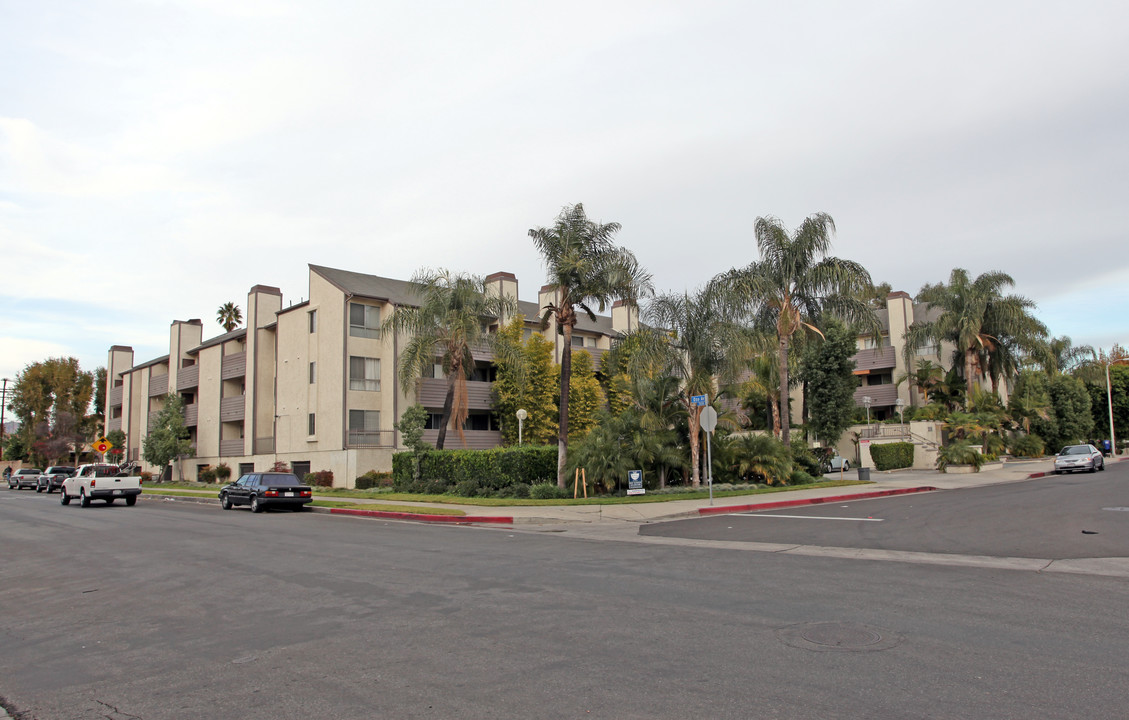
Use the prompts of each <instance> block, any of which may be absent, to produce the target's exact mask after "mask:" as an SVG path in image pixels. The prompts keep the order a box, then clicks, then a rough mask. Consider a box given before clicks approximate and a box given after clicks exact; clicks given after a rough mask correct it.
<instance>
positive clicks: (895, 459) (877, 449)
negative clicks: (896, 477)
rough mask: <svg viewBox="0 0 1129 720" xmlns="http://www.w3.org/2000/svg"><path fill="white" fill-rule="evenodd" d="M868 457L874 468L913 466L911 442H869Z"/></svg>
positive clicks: (892, 468)
mask: <svg viewBox="0 0 1129 720" xmlns="http://www.w3.org/2000/svg"><path fill="white" fill-rule="evenodd" d="M870 458H871V459H872V460H874V469H875V470H898V469H900V468H908V467H913V443H908V442H896V443H883V444H881V445H875V444H871V446H870Z"/></svg>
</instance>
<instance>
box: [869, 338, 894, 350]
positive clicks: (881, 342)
mask: <svg viewBox="0 0 1129 720" xmlns="http://www.w3.org/2000/svg"><path fill="white" fill-rule="evenodd" d="M884 347H890V336H889V335H882V336H881V337H879V338H878V340H875V339H874V338H873V337H869V336H868V337H865V338H863V341H862V348H863V350H876V349H878V348H884Z"/></svg>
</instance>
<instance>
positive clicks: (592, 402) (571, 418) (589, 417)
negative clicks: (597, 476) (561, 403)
mask: <svg viewBox="0 0 1129 720" xmlns="http://www.w3.org/2000/svg"><path fill="white" fill-rule="evenodd" d="M603 407H604V391H603V389H602V388H601V387H600V381H599V380H597V379H596V372H595V370H594V369H593V368H592V356H591V355H590V354H588V351H587V350H579V351H577V353H576V354H575V355H574V356H573V363H572V378H571V380H570V381H569V405H568V427H569V431H568V439H569V440H571V441H577V440H581V439H583V438H584V436H585V435H587V434H588V433H589V431H591V430H592V428H593V427H595V425H596V422H597V420H598V417H597V416H598V413H599V412H600V410H601V409H602V408H603Z"/></svg>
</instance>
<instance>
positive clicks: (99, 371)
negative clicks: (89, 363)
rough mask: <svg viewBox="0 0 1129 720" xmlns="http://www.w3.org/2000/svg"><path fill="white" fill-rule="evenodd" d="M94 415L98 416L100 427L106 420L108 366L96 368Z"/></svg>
mask: <svg viewBox="0 0 1129 720" xmlns="http://www.w3.org/2000/svg"><path fill="white" fill-rule="evenodd" d="M93 415H94V417H95V418H97V423H98V427H99V428H101V427H102V426H103V425H104V424H105V422H106V368H104V367H100V368H96V369H95V370H94V413H93Z"/></svg>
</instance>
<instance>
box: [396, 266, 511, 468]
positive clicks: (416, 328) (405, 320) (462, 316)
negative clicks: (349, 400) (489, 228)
mask: <svg viewBox="0 0 1129 720" xmlns="http://www.w3.org/2000/svg"><path fill="white" fill-rule="evenodd" d="M411 290H412V292H413V294H415V295H416V297H418V298H419V305H400V306H398V307H397V308H396V310H395V312H393V313H392V315H391V316H390V317H389V318H388V319H387V320H385V321H384V323H383V325H382V327H381V331H382V332H389V331H391V332H396V333H404V334H406V335H407V336H408V340H407V343H406V345H405V346H404V349H403V351H402V352H401V355H400V385H401V389H402V390H403V391H404V392H405V393H409V392H411V390H412V388H413V386H414V384H415V382H416V380H417V378H420V377H422V375H423V373H424V371H425V369H427V368H430V367H432V366H433V365H434V363H435V358H436V357H437V356H438V357H441V358H442V362H443V374H444V375H445V376H446V378H447V394H446V397H445V398H444V399H443V418H442V422H441V424H440V426H439V437H438V439H437V440H436V442H435V447H436V449H437V450H442V449H443V445H444V443H445V442H446V439H447V426H448V425H449V424H450V423H451V422H452V421H453V422H454V424H455V429H456V431H457V432H458V433H459V437H460V438H463V444H464V446H465V444H466V438H465V436H464V435H463V424H464V423H465V422H466V419H467V415H468V414H469V406H468V405H467V385H466V383H467V379H468V378H469V377H470V376H471V375H472V374H473V373H474V355H473V354H472V350H473V349H475V348H479V347H483V346H487V347H491V348H493V349H494V352H495V355H498V354H500V353H502V352H504V348H503V346H502V345H501V344H499V343H497V342H495V338H494V336H493V335H492V334H490V333H488V332H487V330H486V323H487V321H488V320H491V319H494V318H501V317H503V316H505V315H506V314H512V313H513V312H514V310H515V308H516V303H515V302H514V301H513V300H512V299H511V298H508V297H503V296H498V295H492V294H490V293H488V292H487V290H486V282H485V281H484V280H483V279H482V278H481V277H477V276H475V275H468V274H464V273H452V272H451V271H449V270H426V269H425V270H420V271H419V272H417V273H416V274H415V276H414V277H413V278H412V281H411Z"/></svg>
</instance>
